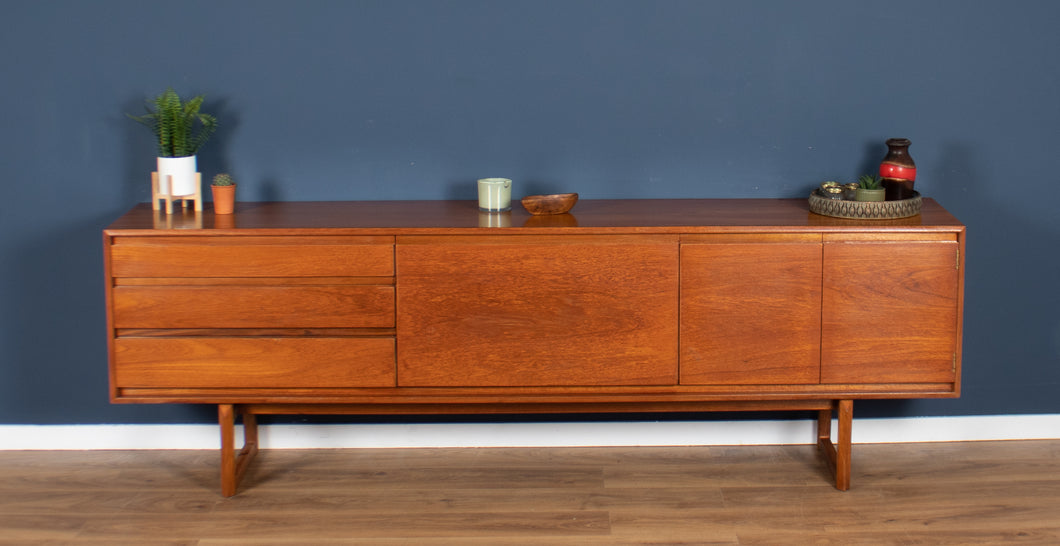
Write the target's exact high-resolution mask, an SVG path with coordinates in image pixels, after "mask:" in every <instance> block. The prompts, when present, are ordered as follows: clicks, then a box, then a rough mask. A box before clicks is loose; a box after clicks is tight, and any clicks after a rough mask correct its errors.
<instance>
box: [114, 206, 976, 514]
mask: <svg viewBox="0 0 1060 546" xmlns="http://www.w3.org/2000/svg"><path fill="white" fill-rule="evenodd" d="M103 235H104V237H103V241H104V256H105V261H104V263H105V268H106V297H107V324H108V332H109V353H110V366H109V367H110V397H111V401H113V402H120V403H202V404H216V405H218V408H219V409H218V415H219V422H220V428H221V491H222V494H223V495H225V496H231V495H233V494H235V492H236V488H237V485H238V483H239V479H240V477H241V476H242V474H243V472H244V471H245V470H246V467H247V464H248V463H249V461H250V460H251V459H252V457H253V456H254V454H255V453H256V452H257V448H258V435H257V424H256V422H257V421H256V416H257V415H262V414H410V415H416V414H420V415H422V414H476V413H578V412H664V411H692V412H698V411H740V410H808V411H813V412H816V415H817V435H816V438H815V440H816V442H817V444H818V445H819V446H820V448H821V452H822V453H823V454H824V457H825V461H826V463H827V464H829V465H830V467H831V468H832V469H833V471H834V473H835V484H836V487H837V488H839V489H841V490H845V489H847V488H848V487H849V484H850V459H851V453H850V450H851V446H850V436H851V426H852V414H853V401H854V400H856V399H869V398H876V399H881V398H946V397H957V396H959V394H960V377H961V324H962V307H963V294H964V281H963V279H964V245H965V227H964V226H963V225H962V224H961V223H960V222H959V221H958V220H957V219H956V218H954V217H953V216H952V215H950V214H949V213H948V212H946V211H945V210H944V209H943V208H942V207H941V206H939V205H938V203H936V202H935V201H933V200H931V199H925V200H924V203H923V209H922V212H921V214H919V215H917V216H914V217H911V218H905V219H900V220H843V219H837V218H830V217H825V216H819V215H816V214H813V213H811V212H809V210H808V208H807V203H806V201H805V200H802V199H711V200H694V199H692V200H664V199H659V200H655V199H653V200H595V201H594V200H583V201H581V202H579V203H578V205H577V206H576V207H575V209H574V210H573V211H572V214H564V215H556V216H531V215H529V214H527V213H525V212H524V211H521V210H514V211H511V212H508V213H501V214H487V213H480V212H478V210H477V206H476V203H475V202H473V201H378V202H286V203H241V204H239V205H238V207H237V210H236V213H235V214H233V215H225V216H221V215H214V214H212V213H210V212H208V211H207V212H206V213H203V212H194V211H190V210H187V211H178V212H177V213H176V214H173V215H167V214H165V213H164V212H158V211H152V209H151V207H150V205H147V204H143V205H139V206H137V207H136V208H134V209H133V210H131V211H130V212H129V213H127V214H126V215H124V216H123V217H121V218H120V219H119V220H117V221H116V222H115V223H114V224H113V225H111V226H110V227H108V228H107V229H106V230H105V231H104V234H103ZM833 412H835V413H836V414H837V418H838V433H837V438H836V440H835V441H834V442H833V440H832V432H831V429H832V416H833ZM238 418H242V423H243V432H244V434H243V436H244V445H243V446H242V447H239V446H236V445H235V423H236V421H237V419H238Z"/></svg>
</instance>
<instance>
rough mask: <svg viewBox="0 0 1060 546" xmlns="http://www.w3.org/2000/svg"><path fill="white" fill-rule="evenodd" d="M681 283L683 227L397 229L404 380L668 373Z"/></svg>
mask: <svg viewBox="0 0 1060 546" xmlns="http://www.w3.org/2000/svg"><path fill="white" fill-rule="evenodd" d="M403 243H407V244H403ZM677 283H678V245H677V239H676V237H669V236H667V237H656V236H643V237H639V236H632V237H613V238H606V237H599V238H598V237H591V236H588V237H586V236H564V237H560V238H543V237H499V238H490V237H471V238H459V239H458V238H444V237H443V238H413V237H410V238H402V239H399V242H398V247H397V287H398V309H399V313H398V324H397V339H398V383H399V385H400V386H564V385H589V386H591V385H672V384H674V383H676V381H677Z"/></svg>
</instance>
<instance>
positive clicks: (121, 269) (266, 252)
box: [110, 236, 394, 277]
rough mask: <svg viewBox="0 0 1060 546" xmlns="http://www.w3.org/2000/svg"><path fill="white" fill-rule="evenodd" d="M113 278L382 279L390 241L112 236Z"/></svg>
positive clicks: (390, 268)
mask: <svg viewBox="0 0 1060 546" xmlns="http://www.w3.org/2000/svg"><path fill="white" fill-rule="evenodd" d="M110 259H111V274H112V275H113V276H114V277H386V276H393V275H394V245H393V237H337V236H336V237H295V236H291V237H202V236H189V237H115V238H114V240H113V243H112V245H111V247H110Z"/></svg>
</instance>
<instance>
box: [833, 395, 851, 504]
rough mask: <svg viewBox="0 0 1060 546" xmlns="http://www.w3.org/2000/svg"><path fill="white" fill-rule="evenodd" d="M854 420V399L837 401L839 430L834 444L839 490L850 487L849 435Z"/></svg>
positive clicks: (836, 477)
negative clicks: (836, 443) (835, 444)
mask: <svg viewBox="0 0 1060 546" xmlns="http://www.w3.org/2000/svg"><path fill="white" fill-rule="evenodd" d="M853 422H854V401H853V400H840V401H839V431H838V433H839V434H838V436H839V438H837V440H838V442H839V443H838V445H837V446H836V462H835V487H836V489H838V490H840V491H846V490H847V489H850V436H851V432H852V430H853Z"/></svg>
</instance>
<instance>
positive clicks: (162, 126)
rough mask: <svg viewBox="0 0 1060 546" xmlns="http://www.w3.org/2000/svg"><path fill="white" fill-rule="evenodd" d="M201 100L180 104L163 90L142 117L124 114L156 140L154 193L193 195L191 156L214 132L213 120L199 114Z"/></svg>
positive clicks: (169, 90)
mask: <svg viewBox="0 0 1060 546" xmlns="http://www.w3.org/2000/svg"><path fill="white" fill-rule="evenodd" d="M203 98H204V97H203V95H199V96H197V97H194V98H192V99H189V100H187V101H184V100H181V98H180V96H179V95H177V93H176V91H173V88H167V89H166V90H165V91H164V92H163V93H162V94H161V95H159V96H157V97H155V98H154V99H152V100H150V101H148V108H147V113H146V114H144V115H142V116H133V115H129V114H126V115H128V116H129V117H130V118H132V119H133V120H135V121H138V122H140V123H142V124H144V125H146V126H147V127H148V128H150V129H151V130H152V131H154V133H155V137H157V138H158V191H159V192H160V193H162V194H166V195H175V196H184V195H192V194H194V193H196V189H197V188H196V187H195V185H196V180H197V179H196V176H195V175H196V173H197V172H198V167H197V165H196V159H195V157H196V156H195V154H196V153H198V151H199V148H200V147H202V145H203V144H205V143H206V141H207V140H209V139H210V137H211V136H212V135H213V133H214V131H216V130H217V118H215V117H214V116H211V115H210V114H204V113H202V112H200V111H199V109H200V108H201V107H202V101H203ZM152 105H153V106H154V109H153V110H152V109H151V106H152ZM170 182H172V185H170Z"/></svg>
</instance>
